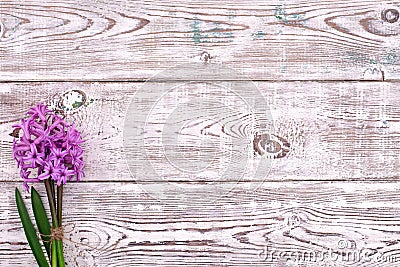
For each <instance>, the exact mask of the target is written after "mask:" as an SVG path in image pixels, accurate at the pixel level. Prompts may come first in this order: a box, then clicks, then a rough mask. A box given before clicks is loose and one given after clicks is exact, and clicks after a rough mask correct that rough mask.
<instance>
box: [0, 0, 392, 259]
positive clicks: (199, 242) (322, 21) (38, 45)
mask: <svg viewBox="0 0 400 267" xmlns="http://www.w3.org/2000/svg"><path fill="white" fill-rule="evenodd" d="M399 11H400V1H366V0H364V1H359V0H352V1H340V0H332V1H314V0H313V1H295V0H286V1H284V0H275V1H270V0H256V1H249V2H247V3H246V2H244V1H240V0H232V1H212V0H201V1H194V2H193V1H189V0H180V1H178V0H172V1H155V0H142V1H135V0H115V1H106V0H80V1H78V0H75V1H74V0H60V1H47V0H45V1H39V0H29V1H13V0H10V1H8V0H7V1H5V0H4V1H3V0H2V1H1V2H0V140H1V142H0V152H1V157H0V188H1V192H2V194H1V195H0V220H1V225H0V232H1V238H0V266H35V261H34V258H33V256H32V254H31V253H30V250H29V247H28V245H27V241H26V239H25V236H24V233H23V230H22V226H21V224H20V222H19V218H18V214H17V210H16V205H15V200H14V188H15V187H16V186H17V187H19V188H20V189H22V182H21V178H20V177H19V176H18V170H17V168H16V164H15V162H14V161H13V159H12V140H13V138H12V137H11V136H10V135H9V134H10V133H11V131H12V128H11V125H13V124H14V123H16V122H17V121H18V120H20V118H21V117H22V116H23V115H24V113H25V112H26V111H27V110H28V109H29V108H30V107H31V106H33V105H34V104H36V103H38V102H40V101H43V102H45V103H47V104H52V105H53V106H57V107H58V108H59V109H63V108H64V109H66V108H67V107H65V106H62V105H58V104H59V103H67V104H69V105H71V97H75V96H76V95H77V94H78V95H79V94H82V95H84V96H85V101H83V102H84V103H80V102H77V103H75V102H73V103H72V108H71V110H65V111H66V114H68V118H69V119H70V120H74V121H75V123H76V127H77V128H78V129H79V130H81V132H82V134H83V136H84V137H85V139H86V140H87V142H86V143H85V160H86V177H85V179H84V180H83V181H82V182H80V183H79V184H77V183H69V184H68V185H67V186H66V187H65V191H64V192H65V200H64V201H65V205H64V206H65V211H64V214H65V222H73V223H75V224H76V226H75V229H73V230H72V231H68V233H67V234H66V238H67V239H68V240H66V241H65V247H64V250H65V253H66V258H67V261H68V263H69V264H68V266H397V265H398V264H399V263H396V262H399V261H400V255H399V254H400V199H399V193H400V184H399V170H400V157H399V152H400V83H399V79H400V19H399ZM185 63H190V64H194V65H196V66H198V68H199V70H202V69H206V68H208V67H210V66H220V65H221V64H222V65H223V66H226V67H229V68H232V69H234V70H236V71H238V72H240V73H241V74H243V75H245V76H246V77H248V79H251V80H253V81H254V84H255V86H256V88H257V90H258V92H259V93H260V94H261V95H262V97H263V98H264V101H265V102H264V103H265V105H266V106H268V109H269V111H270V112H271V115H272V118H273V132H271V134H273V136H274V137H275V138H276V139H275V140H279V142H278V141H276V142H278V143H279V144H280V145H282V144H284V145H286V146H287V148H289V149H288V151H280V152H282V153H278V154H277V155H275V156H272V157H270V158H271V160H270V162H271V163H272V165H271V167H270V169H269V172H268V175H267V176H266V177H258V176H257V175H253V176H251V175H244V176H243V177H241V178H242V179H240V182H238V181H237V180H236V179H232V180H229V179H226V180H224V181H223V182H221V181H215V180H214V178H215V176H212V175H210V176H207V175H206V176H203V177H202V179H201V180H190V179H188V180H185V179H177V177H178V178H179V176H175V175H174V174H173V171H170V169H168V168H169V167H170V166H166V164H168V162H166V161H160V162H155V163H154V162H153V163H154V165H155V166H156V167H154V168H155V169H156V170H158V171H159V172H160V173H162V171H163V170H165V172H166V174H167V175H166V176H163V177H162V179H152V177H153V176H148V177H147V176H146V177H145V175H144V176H143V175H142V176H140V175H138V173H137V172H135V169H136V168H132V166H131V169H129V167H128V164H127V159H126V158H127V153H126V150H124V142H123V140H124V132H123V130H124V126H126V125H125V118H126V114H127V110H129V109H128V108H129V105H130V103H131V101H132V99H134V98H135V97H137V95H138V92H142V93H143V86H144V85H147V86H148V85H149V84H151V86H152V88H156V89H155V90H158V89H157V88H164V86H166V85H167V86H169V88H175V87H174V86H179V84H182V82H184V83H189V82H190V81H191V79H190V76H187V77H185V78H182V76H181V73H179V72H177V73H176V76H175V77H174V76H172V77H171V75H170V76H168V77H167V78H165V77H164V79H161V80H157V79H154V75H157V74H159V73H163V71H166V70H175V69H176V68H177V67H176V66H177V65H180V64H185ZM151 77H153V79H151V81H150V82H149V81H147V80H148V79H149V78H151ZM156 77H157V76H156ZM224 77H227V78H226V79H225V78H224ZM237 77H239V76H232V77H231V76H221V75H220V73H218V72H211V73H209V75H208V76H207V80H208V81H207V83H208V84H214V85H218V84H224V85H228V86H229V85H232V84H240V83H241V82H243V81H244V80H243V78H237ZM236 78H237V79H236ZM204 79H205V77H204V76H201V75H199V76H198V77H195V76H194V77H193V80H196V83H194V85H189V86H188V87H187V88H188V89H187V91H186V93H187V94H186V95H185V96H184V97H183V94H181V95H180V94H176V95H174V94H170V95H169V96H166V97H164V98H163V99H162V101H164V102H160V103H158V102H157V103H158V105H159V106H157V107H156V108H155V109H153V110H152V116H150V117H149V118H147V119H146V123H147V125H150V128H151V127H153V128H151V129H152V130H151V131H150V130H149V131H148V132H146V133H145V136H146V138H147V139H146V140H148V143H147V146H146V148H147V149H148V151H147V152H148V153H149V154H150V155H153V156H154V157H155V158H156V159H157V152H159V151H162V142H161V145H160V140H162V132H163V129H165V127H164V128H163V126H165V125H167V124H166V123H165V121H164V118H166V117H168V114H169V113H170V112H171V111H172V110H173V109H172V107H174V106H179V105H182V102H184V101H186V100H187V99H189V98H193V99H196V97H198V98H199V99H208V100H210V99H212V100H214V101H217V102H221V103H224V101H225V102H229V104H230V105H232V104H234V103H236V102H234V101H235V100H234V97H233V95H229V96H227V95H223V94H219V93H215V92H214V93H213V91H212V90H208V91H207V90H206V91H205V93H204V92H203V91H201V90H197V89H196V84H199V83H202V82H203V81H204ZM180 80H181V81H180ZM182 80H183V81H182ZM146 81H147V82H146ZM189 84H190V83H189ZM191 86H192V87H191ZM191 88H192V89H191ZM191 90H192V91H191ZM196 90H197V91H196ZM244 94H245V95H246V94H247V93H246V92H245V93H244ZM67 96H69V98H68V99H67ZM182 97H183V98H182ZM182 99H183V100H182ZM185 99H186V100H185ZM138 103H139V104H138V105H139V107H142V105H143V106H145V105H146V103H145V102H140V101H139V102H138ZM67 106H68V105H67ZM209 110H211V111H213V107H211V108H210V109H209ZM238 110H239V111H240V110H241V106H240V105H238ZM197 111H201V110H200V108H199V110H197ZM215 111H216V113H217V110H215ZM200 113H201V112H200ZM221 114H224V113H221ZM135 118H137V117H135ZM201 119H202V117H199V118H198V124H197V126H196V125H188V126H187V127H186V128H185V129H186V131H187V133H188V134H189V135H191V136H193V137H194V138H196V137H197V138H198V137H199V136H202V137H204V136H203V135H204V132H206V133H208V135H207V134H206V137H204V138H205V139H206V140H208V139H207V138H211V139H210V140H211V141H213V142H211V143H206V145H204V146H203V147H201V149H202V150H204V151H210V150H212V149H216V150H215V151H216V152H217V154H216V156H215V161H212V163H210V164H211V165H209V166H207V168H211V170H212V171H213V170H214V171H218V170H220V169H221V168H223V167H226V166H228V165H226V161H228V162H229V161H230V159H231V158H232V157H234V156H235V153H239V152H238V151H235V150H229V146H228V145H227V146H226V147H224V146H220V147H218V146H215V144H220V143H221V142H222V141H224V142H225V141H226V140H228V139H224V138H225V137H226V136H230V137H232V138H233V139H234V138H235V137H234V136H235V135H236V134H238V133H245V132H246V130H248V129H250V130H249V132H250V133H253V132H254V131H255V129H254V125H253V124H252V121H251V120H245V119H244V120H242V119H240V120H239V119H230V117H229V116H226V118H224V117H223V118H222V119H221V120H220V122H219V124H218V125H222V126H223V127H219V128H218V127H214V128H212V127H211V128H210V127H208V126H207V124H205V125H206V126H204V127H202V126H201V125H202V124H201V123H204V121H203V122H202V121H201ZM139 120H140V119H139ZM138 123H144V121H138ZM171 125H172V124H171ZM199 125H200V126H199ZM167 126H168V125H167ZM157 127H159V128H157ZM252 127H253V128H252ZM157 129H158V131H157ZM242 129H244V130H243V132H242ZM246 133H247V135H246V134H243V135H244V136H247V137H249V135H248V132H246ZM250 137H251V138H253V139H256V138H260V136H257V134H255V135H254V136H250ZM190 140H192V139H189V141H188V142H189V143H186V145H187V146H186V149H188V150H187V151H185V153H187V154H185V155H186V159H187V160H191V159H193V160H194V162H196V160H197V162H199V160H203V161H206V160H209V158H208V157H206V156H204V157H203V156H202V154H201V152H202V151H201V149H200V154H196V153H197V152H199V151H195V150H196V149H199V148H198V147H196V145H195V144H194V143H193V144H192V143H190ZM193 140H194V139H193ZM221 140H222V141H221ZM229 140H230V139H229ZM229 140H228V141H229ZM228 141H226V142H228ZM228 143H229V142H228ZM228 143H227V144H228ZM255 143H256V142H255ZM275 144H276V143H275ZM250 147H251V148H252V149H254V151H253V152H254V153H251V156H250V157H249V160H250V162H251V160H257V159H260V158H261V155H260V153H259V151H258V150H257V149H258V148H257V146H256V145H254V147H253V146H252V144H250ZM190 148H192V149H193V151H191V150H190ZM212 151H214V150H212ZM221 151H222V152H224V153H225V152H226V151H228V152H229V151H230V154H229V153H228V154H227V155H226V158H224V156H221V155H224V154H223V153H222V152H221ZM192 152H193V153H192ZM278 152H279V151H278ZM152 153H153V154H152ZM199 155H200V156H199ZM206 155H208V154H206ZM147 156H148V155H147ZM144 157H146V156H145V155H144ZM149 158H150V159H149V161H151V160H152V158H151V157H149ZM224 160H226V161H224ZM128 161H129V155H128ZM155 161H156V160H155ZM133 165H134V166H133V167H137V168H138V169H139V168H140V167H141V161H138V162H137V164H136V165H135V163H133ZM185 166H186V165H185ZM193 166H194V167H196V166H197V165H196V164H194V165H193ZM164 167H165V169H164ZM167 167H168V168H167ZM251 168H252V167H251V166H250V171H251V170H252V169H251ZM253 168H254V167H253ZM168 171H170V172H168ZM188 173H189V172H188ZM164 174H165V173H164ZM168 175H170V176H168ZM195 176H196V175H195ZM177 180H178V182H177ZM149 183H150V184H154V185H156V187H157V188H164V189H165V190H163V196H162V201H160V199H159V198H157V196H155V195H154V194H152V193H151V192H148V190H146V184H149ZM171 184H173V186H171ZM177 184H180V185H179V186H182V187H183V188H185V187H191V188H197V187H198V188H200V189H199V190H196V189H193V190H192V194H190V195H188V196H187V197H188V199H187V200H188V201H185V200H183V199H182V198H180V197H177V196H182V190H181V189H180V187H179V186H178V185H177ZM215 184H218V185H220V184H222V185H227V186H230V188H231V190H229V192H222V193H220V192H219V191H218V190H212V189H211V190H210V191H208V190H201V188H204V187H203V186H204V185H211V186H212V185H215ZM231 185H232V186H231ZM256 187H257V188H256ZM37 188H38V190H39V192H41V193H44V190H43V189H42V188H40V187H37ZM23 195H24V197H26V201H27V203H29V194H27V193H24V194H23ZM210 199H213V200H215V201H210ZM69 240H72V241H69ZM85 244H89V245H90V246H85ZM265 249H267V251H265ZM331 250H333V251H334V252H335V253H334V255H337V256H338V257H339V259H336V258H335V257H327V258H326V259H324V260H322V261H318V260H317V261H313V260H312V259H311V260H310V259H308V258H307V257H308V256H307V255H309V254H310V253H313V252H314V253H318V252H320V253H321V252H329V251H331ZM271 251H274V258H273V259H271V258H270V256H271V254H268V253H270V252H271ZM363 252H368V253H371V255H370V257H369V258H368V257H362V258H361V259H359V260H357V259H353V260H352V259H351V258H350V259H347V260H346V257H344V258H343V255H345V256H346V255H350V256H351V255H354V254H357V255H359V253H363ZM290 253H298V254H299V255H302V256H303V257H304V256H305V257H306V259H305V260H304V259H303V260H298V261H295V262H293V261H287V258H288V255H289V254H290ZM307 253H308V254H307ZM337 253H339V254H337ZM346 253H348V254H346ZM265 255H268V257H264V256H265ZM296 255H297V254H296ZM368 259H370V260H368Z"/></svg>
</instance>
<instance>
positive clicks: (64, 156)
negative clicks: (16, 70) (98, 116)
mask: <svg viewBox="0 0 400 267" xmlns="http://www.w3.org/2000/svg"><path fill="white" fill-rule="evenodd" d="M27 116H29V117H28V118H27V119H22V120H21V123H20V124H16V125H13V127H14V128H15V130H16V131H17V132H18V133H19V132H20V131H22V132H23V133H22V135H21V136H20V134H18V135H17V137H16V138H15V139H14V143H13V156H14V159H15V160H16V161H17V166H18V167H19V168H20V175H21V177H22V178H23V179H24V186H25V188H26V189H27V190H28V191H29V189H30V188H29V185H28V183H39V182H44V184H45V188H46V193H47V200H48V202H49V207H50V214H51V222H52V224H51V225H52V227H51V229H50V225H49V221H48V219H47V215H46V212H45V210H44V208H43V203H42V201H41V199H40V196H39V195H38V194H37V192H36V191H35V190H34V189H33V191H32V192H33V196H34V198H35V201H32V205H33V210H34V211H36V212H35V219H36V223H37V224H38V228H39V230H40V234H41V235H42V239H43V242H44V243H45V245H44V246H45V248H46V252H47V253H48V254H50V256H49V262H50V264H51V266H52V267H64V266H65V262H64V254H63V242H62V239H63V228H62V202H63V185H64V184H66V183H67V181H71V180H76V181H79V180H80V179H81V178H82V177H83V176H84V172H83V168H84V162H83V149H82V147H81V143H83V140H82V138H81V134H80V133H79V132H78V131H77V130H76V129H75V127H74V125H73V124H71V125H69V124H67V123H66V122H65V121H64V120H63V119H62V118H61V117H59V116H58V115H56V114H54V112H52V111H51V110H49V109H48V108H47V106H45V105H43V104H39V105H37V106H36V107H33V108H31V109H30V110H29V112H28V113H27ZM33 170H36V171H33ZM32 173H37V175H36V176H35V175H32ZM55 187H56V188H55ZM16 197H17V198H16V199H17V204H18V211H19V213H20V217H21V220H22V219H23V221H22V222H23V227H24V231H25V233H26V236H27V238H28V240H29V244H30V245H31V249H32V251H33V252H34V254H35V257H36V259H37V262H38V264H39V265H40V266H46V265H45V264H44V263H43V259H44V255H42V254H43V251H41V248H40V247H39V246H38V241H37V240H36V239H35V238H34V234H33V233H32V231H33V229H34V228H33V226H32V225H31V223H29V215H27V212H26V208H25V209H24V204H23V201H21V199H22V198H21V196H20V195H19V193H18V192H17V193H16ZM48 232H50V235H49V233H48ZM49 242H50V246H49V245H48V243H49ZM50 247H51V248H50ZM50 252H51V253H50Z"/></svg>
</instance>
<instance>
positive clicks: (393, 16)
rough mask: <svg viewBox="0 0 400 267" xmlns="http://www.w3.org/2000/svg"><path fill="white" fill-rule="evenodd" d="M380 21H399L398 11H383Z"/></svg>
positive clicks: (392, 9) (391, 9)
mask: <svg viewBox="0 0 400 267" xmlns="http://www.w3.org/2000/svg"><path fill="white" fill-rule="evenodd" d="M382 19H383V20H384V21H386V22H389V23H395V22H397V21H398V20H399V11H398V10H397V9H394V8H390V9H385V10H383V11H382Z"/></svg>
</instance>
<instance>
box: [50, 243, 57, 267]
mask: <svg viewBox="0 0 400 267" xmlns="http://www.w3.org/2000/svg"><path fill="white" fill-rule="evenodd" d="M56 245H57V243H56V240H54V241H53V242H51V267H58V266H57V257H55V255H56V254H57V247H56Z"/></svg>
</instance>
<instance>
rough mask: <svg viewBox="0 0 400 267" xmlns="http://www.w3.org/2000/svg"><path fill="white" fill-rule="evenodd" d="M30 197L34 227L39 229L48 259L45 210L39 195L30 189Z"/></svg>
mask: <svg viewBox="0 0 400 267" xmlns="http://www.w3.org/2000/svg"><path fill="white" fill-rule="evenodd" d="M31 197H32V209H33V214H34V215H35V220H36V225H37V227H38V229H39V233H40V235H41V237H42V240H43V245H44V248H45V249H46V252H47V256H48V257H49V259H50V234H51V230H50V223H49V219H48V218H47V214H46V210H45V209H44V205H43V202H42V199H41V198H40V195H39V193H38V192H37V191H36V190H35V188H33V187H32V191H31Z"/></svg>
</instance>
